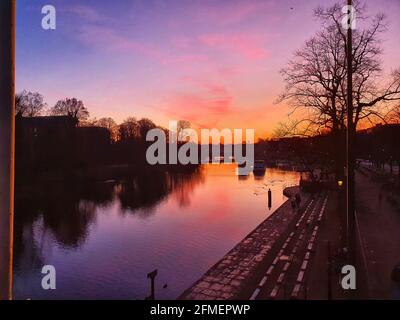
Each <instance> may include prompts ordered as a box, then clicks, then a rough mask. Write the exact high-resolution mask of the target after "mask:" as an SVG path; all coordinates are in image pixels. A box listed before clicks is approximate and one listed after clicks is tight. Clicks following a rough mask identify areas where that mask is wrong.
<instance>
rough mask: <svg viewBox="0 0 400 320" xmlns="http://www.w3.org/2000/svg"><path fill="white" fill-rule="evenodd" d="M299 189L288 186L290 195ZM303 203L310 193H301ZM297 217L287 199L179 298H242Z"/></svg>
mask: <svg viewBox="0 0 400 320" xmlns="http://www.w3.org/2000/svg"><path fill="white" fill-rule="evenodd" d="M297 192H299V188H298V187H290V188H287V189H285V191H284V194H285V195H286V196H288V197H290V196H292V195H294V194H295V193H297ZM301 196H302V200H303V201H302V203H303V206H304V204H305V203H306V202H307V201H308V199H309V197H310V195H308V194H304V193H301ZM296 216H298V212H297V210H293V209H292V207H291V204H290V201H286V202H285V203H284V204H283V205H282V206H280V207H279V208H278V209H277V210H276V211H275V212H274V213H273V214H272V215H271V216H269V217H268V218H267V219H266V220H264V221H263V222H262V223H261V224H260V225H259V226H258V227H257V228H256V229H255V230H253V231H252V232H251V233H250V234H249V235H248V236H247V237H246V238H244V239H243V240H242V241H241V242H240V243H239V244H237V245H236V246H235V247H234V248H233V249H232V250H231V251H229V252H228V253H227V254H226V255H225V256H224V257H223V258H222V259H221V260H220V261H218V262H217V263H216V264H215V265H214V266H213V267H212V268H211V269H210V270H208V271H207V272H206V273H205V274H204V275H203V276H202V277H201V278H200V279H199V280H198V281H196V282H195V283H194V284H193V285H192V286H191V287H190V288H188V289H187V290H185V292H183V294H182V295H181V296H180V297H179V298H178V299H188V300H215V299H223V300H227V299H239V298H243V296H241V294H242V293H243V292H247V291H249V290H251V285H252V283H253V282H254V281H255V279H256V278H257V275H258V274H259V269H260V268H261V267H263V264H265V260H266V258H267V256H269V257H270V256H271V255H274V253H273V250H274V249H275V248H276V245H277V244H278V243H279V241H281V240H282V238H283V237H285V236H286V235H287V233H288V230H289V229H290V228H289V226H290V225H291V224H292V223H293V221H294V218H295V217H296Z"/></svg>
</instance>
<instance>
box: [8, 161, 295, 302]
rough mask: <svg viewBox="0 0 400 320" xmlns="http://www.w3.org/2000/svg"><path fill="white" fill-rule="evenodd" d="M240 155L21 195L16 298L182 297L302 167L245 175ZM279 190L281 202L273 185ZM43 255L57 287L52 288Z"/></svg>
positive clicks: (267, 211)
mask: <svg viewBox="0 0 400 320" xmlns="http://www.w3.org/2000/svg"><path fill="white" fill-rule="evenodd" d="M236 170H237V168H236V165H234V164H209V165H203V166H201V167H200V169H199V170H197V171H196V172H194V173H191V174H188V173H186V174H165V175H162V176H154V175H150V174H145V173H144V174H143V175H140V177H134V178H130V179H127V180H124V181H113V180H110V181H104V182H102V183H91V184H89V183H88V184H84V185H82V184H80V185H78V186H74V185H72V186H71V185H64V184H61V183H60V184H48V185H44V186H39V187H36V188H35V190H34V192H32V193H29V194H20V195H17V200H16V223H15V225H16V226H15V250H14V298H15V299H144V298H145V297H146V296H147V295H149V293H150V282H149V280H148V279H147V277H146V275H147V273H149V272H151V271H152V270H154V269H157V270H158V275H157V277H156V298H157V299H174V298H176V297H177V296H179V294H181V293H182V292H183V290H185V289H186V288H187V287H189V286H190V285H191V284H192V283H193V282H194V281H196V280H197V279H198V278H199V277H201V276H202V275H203V274H204V273H205V272H206V271H207V270H208V269H209V268H210V267H211V266H212V265H213V264H215V263H216V262H217V261H218V260H219V259H220V258H222V256H223V255H224V254H225V253H226V252H228V251H229V250H230V249H231V248H232V247H233V246H234V245H235V244H236V243H238V242H239V241H240V240H241V239H243V238H244V237H245V236H246V235H247V234H248V233H249V232H250V231H252V230H253V229H254V228H255V227H256V226H257V225H258V224H259V223H261V222H262V221H263V220H264V219H265V218H267V217H268V216H269V215H270V214H271V213H272V212H273V211H274V210H275V209H276V208H278V207H279V206H280V205H281V204H282V203H283V202H284V201H285V200H286V198H285V197H284V196H283V194H282V190H283V188H284V187H286V186H289V185H293V184H296V183H298V179H299V174H298V173H296V172H286V171H281V170H277V169H267V170H266V172H265V175H263V176H260V177H256V176H254V175H253V174H252V173H251V174H250V175H248V176H237V175H236ZM269 188H270V189H271V190H272V196H273V197H272V198H273V201H272V207H271V208H268V207H267V191H268V189H269ZM43 265H53V266H54V267H55V269H56V289H55V290H43V289H42V287H41V280H42V277H43V275H42V274H41V269H42V267H43Z"/></svg>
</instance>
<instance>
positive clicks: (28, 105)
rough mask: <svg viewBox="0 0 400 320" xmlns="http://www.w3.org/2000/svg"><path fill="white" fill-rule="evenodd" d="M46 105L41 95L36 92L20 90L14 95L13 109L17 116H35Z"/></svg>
mask: <svg viewBox="0 0 400 320" xmlns="http://www.w3.org/2000/svg"><path fill="white" fill-rule="evenodd" d="M45 107H46V103H45V102H44V101H43V96H42V95H41V94H40V93H38V92H30V91H26V90H24V91H22V92H20V93H17V94H16V95H15V111H16V115H17V116H22V117H35V116H38V115H40V114H41V113H42V111H43V109H44V108H45Z"/></svg>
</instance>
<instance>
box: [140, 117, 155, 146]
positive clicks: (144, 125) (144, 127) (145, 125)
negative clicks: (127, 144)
mask: <svg viewBox="0 0 400 320" xmlns="http://www.w3.org/2000/svg"><path fill="white" fill-rule="evenodd" d="M138 125H139V135H140V139H141V140H142V141H146V135H147V132H148V131H150V130H151V129H154V128H156V127H157V126H156V125H155V124H154V122H153V121H151V120H150V119H147V118H143V119H140V120H139V121H138Z"/></svg>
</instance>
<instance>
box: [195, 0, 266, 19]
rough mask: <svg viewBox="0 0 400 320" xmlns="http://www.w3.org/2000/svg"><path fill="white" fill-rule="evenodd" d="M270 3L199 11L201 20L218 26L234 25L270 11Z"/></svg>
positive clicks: (226, 6)
mask: <svg viewBox="0 0 400 320" xmlns="http://www.w3.org/2000/svg"><path fill="white" fill-rule="evenodd" d="M270 6H271V3H270V2H269V1H265V0H261V1H251V2H250V1H245V2H239V3H231V2H229V5H223V6H221V7H212V8H205V7H201V8H200V10H199V15H198V16H199V19H200V20H201V21H207V22H208V23H213V24H217V25H232V24H238V23H240V22H243V21H244V20H247V19H250V18H252V17H254V16H255V15H257V14H259V13H260V12H262V11H265V10H267V9H269V8H270Z"/></svg>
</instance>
